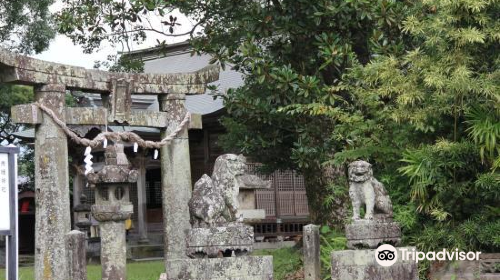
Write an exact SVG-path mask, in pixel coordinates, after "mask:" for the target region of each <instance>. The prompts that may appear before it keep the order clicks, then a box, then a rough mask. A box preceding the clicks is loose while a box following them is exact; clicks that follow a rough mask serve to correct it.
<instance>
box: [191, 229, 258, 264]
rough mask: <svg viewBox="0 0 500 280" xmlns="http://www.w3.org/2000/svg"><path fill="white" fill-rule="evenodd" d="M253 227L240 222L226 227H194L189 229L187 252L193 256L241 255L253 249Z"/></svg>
mask: <svg viewBox="0 0 500 280" xmlns="http://www.w3.org/2000/svg"><path fill="white" fill-rule="evenodd" d="M253 240H254V234H253V228H252V227H251V226H247V225H244V224H240V223H234V224H231V225H228V226H224V227H213V228H194V229H191V230H190V231H189V235H188V241H187V244H188V248H187V254H188V256H190V257H193V258H203V257H206V256H208V257H211V258H215V257H217V256H218V255H219V254H222V255H226V256H231V255H232V253H233V252H234V254H235V255H236V256H241V255H245V254H248V253H250V252H252V250H253Z"/></svg>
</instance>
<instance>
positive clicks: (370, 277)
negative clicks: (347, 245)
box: [331, 248, 418, 280]
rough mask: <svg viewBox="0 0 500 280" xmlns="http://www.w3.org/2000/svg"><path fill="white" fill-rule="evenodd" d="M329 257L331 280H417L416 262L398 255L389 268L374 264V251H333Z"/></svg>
mask: <svg viewBox="0 0 500 280" xmlns="http://www.w3.org/2000/svg"><path fill="white" fill-rule="evenodd" d="M409 250H411V248H409ZM331 256H332V280H418V269H417V264H416V262H415V261H409V260H407V261H402V260H401V257H400V256H399V255H398V260H397V261H396V263H394V264H393V265H392V266H389V267H384V266H381V265H379V264H378V263H377V262H376V260H375V250H347V251H334V252H332V255H331Z"/></svg>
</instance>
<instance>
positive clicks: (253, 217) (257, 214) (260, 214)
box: [236, 209, 266, 223]
mask: <svg viewBox="0 0 500 280" xmlns="http://www.w3.org/2000/svg"><path fill="white" fill-rule="evenodd" d="M236 216H237V217H243V222H245V223H250V222H258V221H260V220H264V219H265V218H266V210H264V209H240V210H238V212H237V213H236Z"/></svg>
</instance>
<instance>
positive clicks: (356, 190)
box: [349, 160, 392, 220]
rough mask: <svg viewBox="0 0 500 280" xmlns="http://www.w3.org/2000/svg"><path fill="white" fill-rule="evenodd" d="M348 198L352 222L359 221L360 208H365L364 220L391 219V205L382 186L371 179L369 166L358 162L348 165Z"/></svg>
mask: <svg viewBox="0 0 500 280" xmlns="http://www.w3.org/2000/svg"><path fill="white" fill-rule="evenodd" d="M349 196H350V198H351V202H352V207H353V217H352V219H353V220H359V219H360V217H359V213H360V208H361V207H362V206H366V211H365V219H367V220H371V219H390V218H392V203H391V200H390V198H389V195H388V194H387V191H386V190H385V188H384V185H382V183H380V182H379V181H377V179H375V178H374V177H373V170H372V166H371V164H369V163H368V162H366V161H362V160H358V161H355V162H352V163H351V164H349Z"/></svg>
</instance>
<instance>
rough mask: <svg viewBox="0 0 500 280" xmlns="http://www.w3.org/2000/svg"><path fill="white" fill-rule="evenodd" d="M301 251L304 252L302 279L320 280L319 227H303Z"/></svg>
mask: <svg viewBox="0 0 500 280" xmlns="http://www.w3.org/2000/svg"><path fill="white" fill-rule="evenodd" d="M302 240H303V244H304V246H303V250H304V279H305V280H320V279H321V260H320V258H319V256H320V249H319V248H320V238H319V226H317V225H307V226H304V235H303V238H302Z"/></svg>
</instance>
